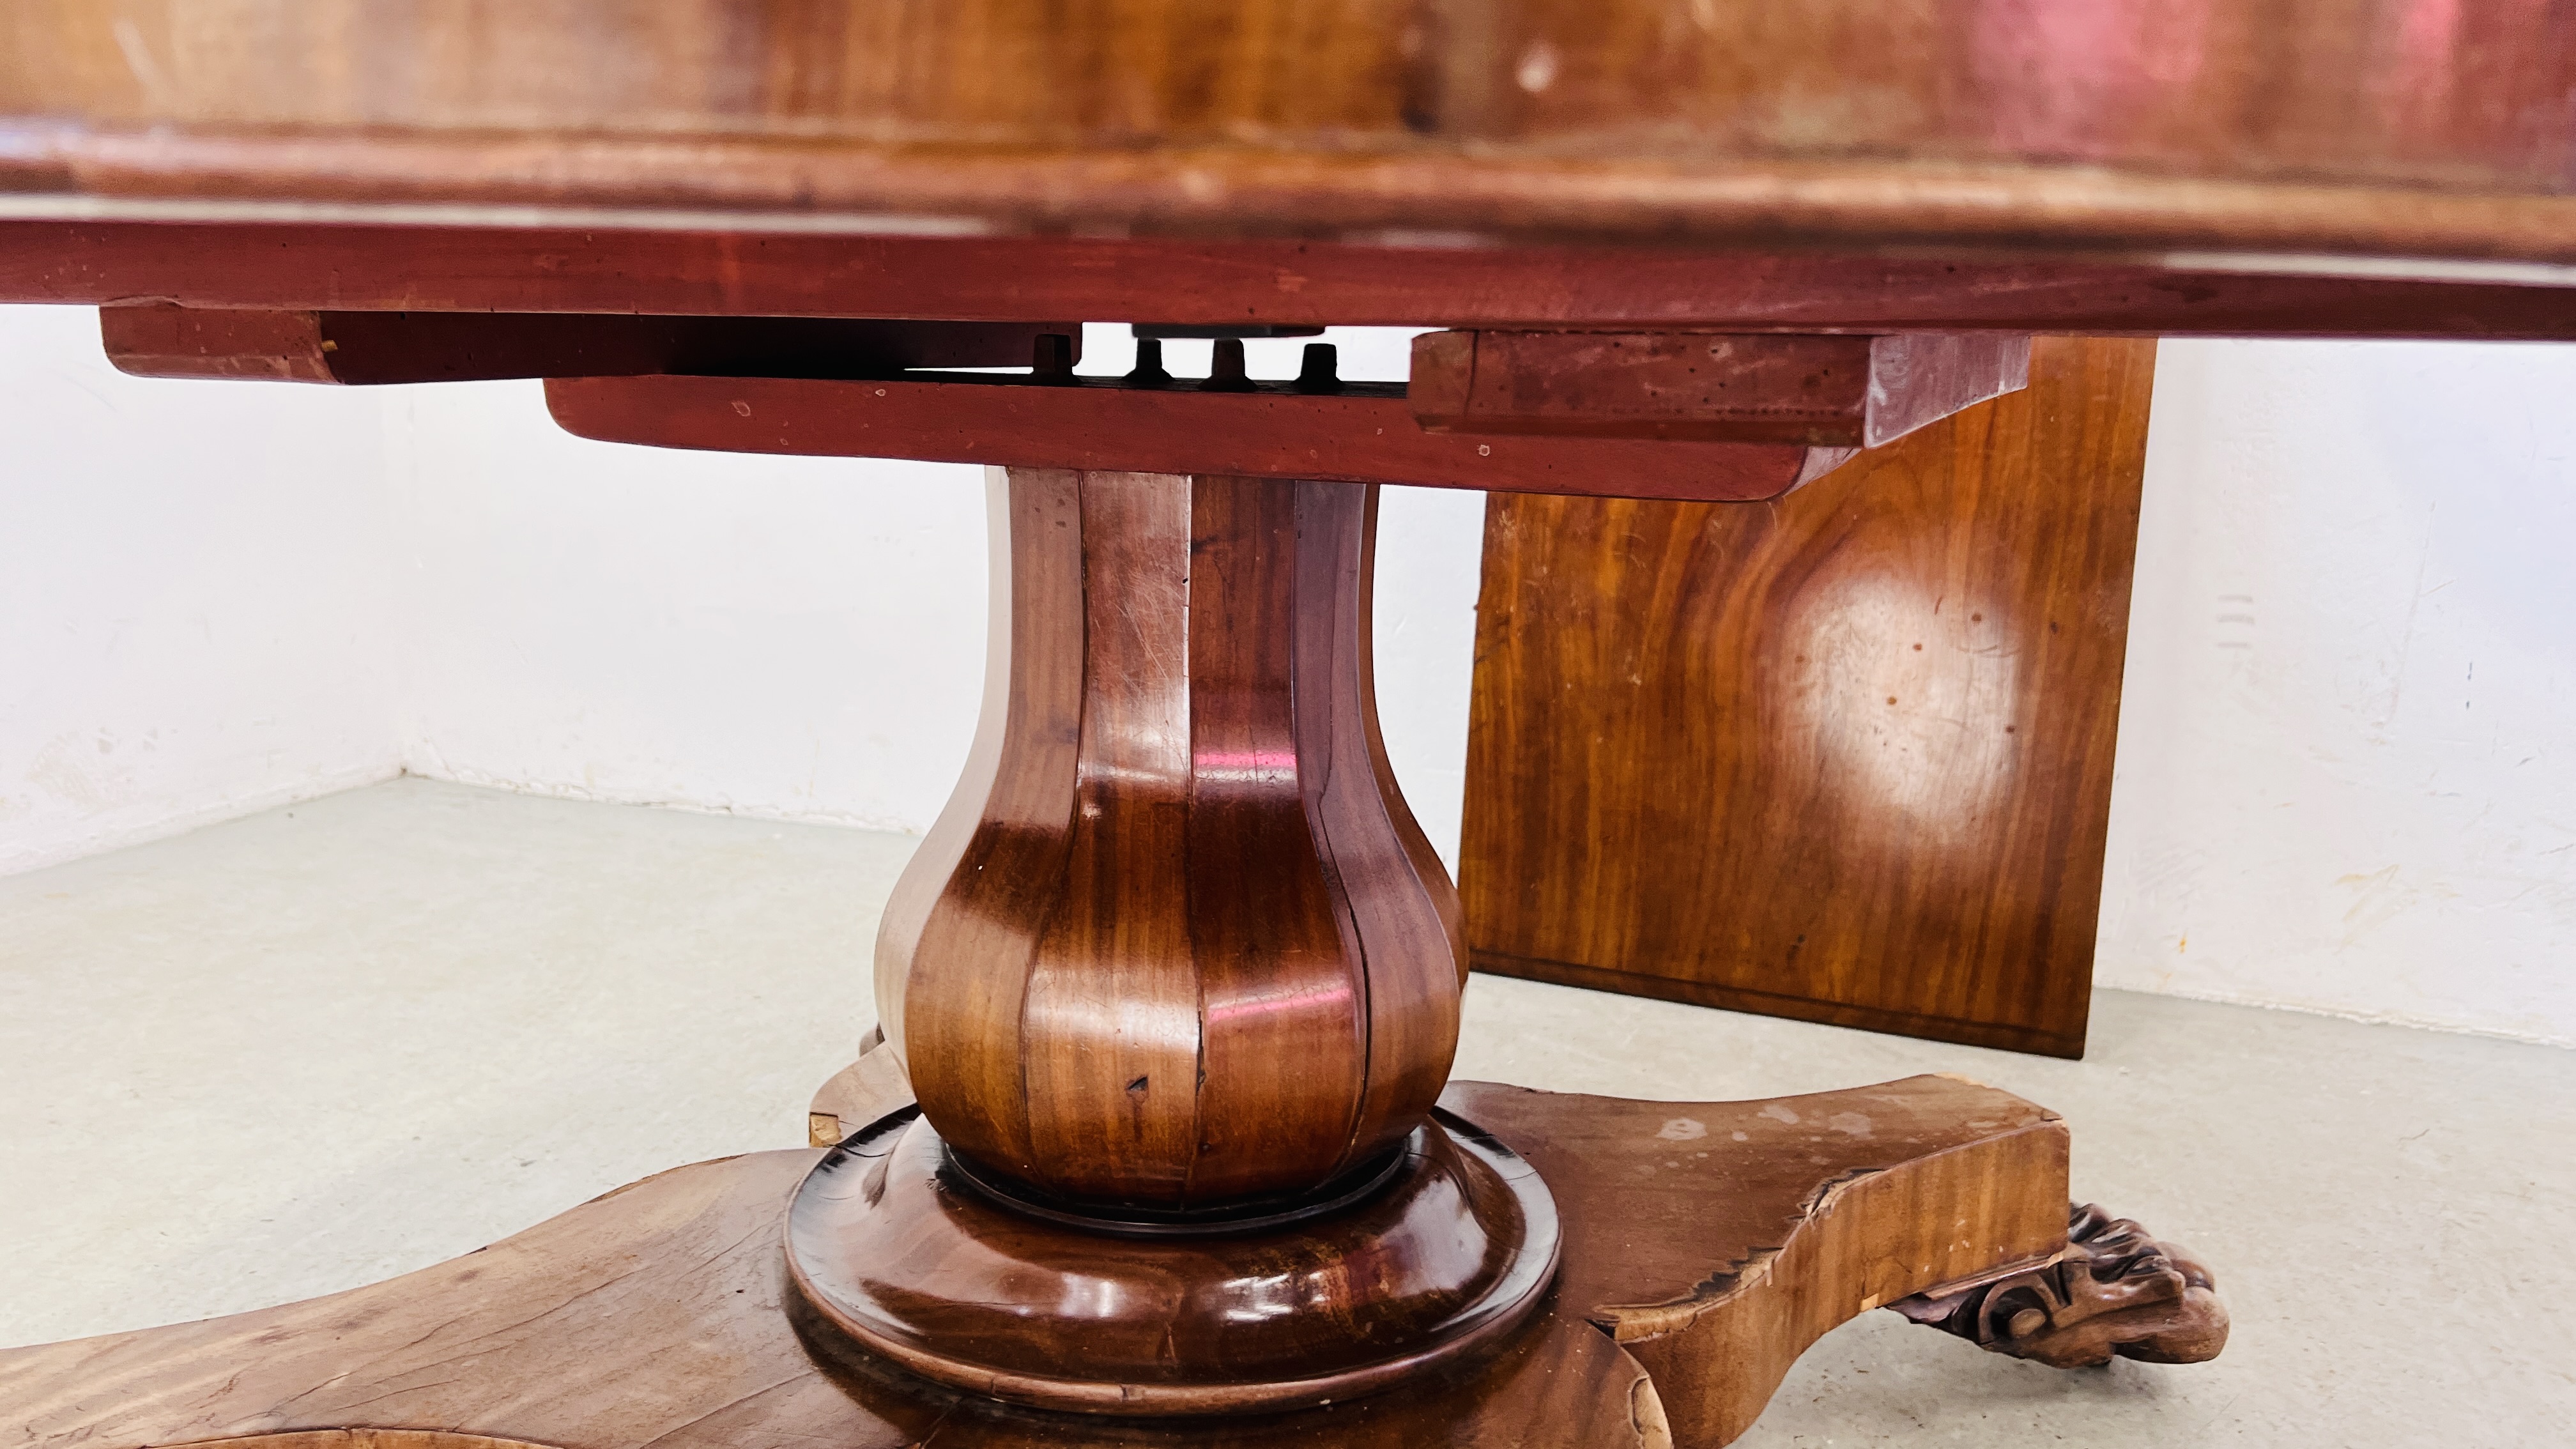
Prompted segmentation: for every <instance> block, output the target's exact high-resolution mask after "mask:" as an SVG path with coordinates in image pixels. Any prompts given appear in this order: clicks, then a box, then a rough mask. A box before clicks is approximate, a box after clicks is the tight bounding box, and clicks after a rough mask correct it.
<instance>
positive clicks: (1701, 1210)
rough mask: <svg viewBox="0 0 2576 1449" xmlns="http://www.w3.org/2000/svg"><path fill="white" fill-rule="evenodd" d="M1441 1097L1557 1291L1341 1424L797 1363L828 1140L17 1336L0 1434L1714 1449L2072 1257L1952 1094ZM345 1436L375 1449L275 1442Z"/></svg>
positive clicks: (2006, 1151) (562, 1442)
mask: <svg viewBox="0 0 2576 1449" xmlns="http://www.w3.org/2000/svg"><path fill="white" fill-rule="evenodd" d="M1444 1104H1445V1105H1446V1106H1447V1107H1448V1108H1450V1109H1452V1110H1454V1111H1456V1112H1458V1113H1459V1114H1460V1115H1462V1116H1465V1117H1468V1118H1470V1119H1472V1120H1477V1121H1483V1122H1491V1123H1492V1124H1494V1125H1495V1126H1496V1128H1497V1129H1498V1132H1497V1135H1498V1136H1500V1137H1501V1139H1502V1140H1503V1141H1504V1142H1505V1143H1506V1144H1508V1145H1509V1146H1510V1147H1512V1148H1513V1149H1514V1150H1515V1151H1517V1152H1518V1153H1520V1154H1521V1156H1522V1157H1524V1158H1525V1159H1527V1160H1528V1161H1529V1162H1530V1163H1531V1164H1532V1165H1534V1166H1536V1167H1537V1168H1538V1169H1539V1171H1540V1173H1541V1175H1542V1176H1543V1177H1544V1178H1545V1179H1546V1180H1547V1181H1549V1182H1551V1183H1556V1184H1563V1185H1564V1186H1563V1187H1562V1188H1561V1189H1560V1191H1559V1203H1560V1211H1561V1213H1562V1220H1563V1224H1564V1233H1565V1237H1564V1244H1565V1247H1564V1269H1563V1272H1562V1273H1561V1275H1560V1278H1559V1283H1558V1287H1557V1289H1556V1291H1555V1292H1554V1293H1553V1294H1552V1295H1551V1296H1550V1298H1549V1299H1548V1301H1547V1303H1546V1305H1545V1306H1544V1307H1543V1308H1542V1309H1541V1310H1540V1312H1539V1314H1538V1315H1537V1316H1536V1317H1535V1318H1533V1319H1532V1320H1531V1322H1530V1323H1529V1324H1528V1325H1527V1326H1526V1327H1525V1328H1524V1329H1522V1330H1521V1331H1520V1332H1519V1333H1517V1334H1516V1335H1514V1336H1513V1337H1512V1338H1511V1339H1510V1340H1509V1341H1507V1342H1506V1343H1504V1344H1502V1345H1500V1346H1499V1347H1498V1348H1497V1349H1496V1350H1495V1351H1494V1353H1493V1355H1492V1356H1491V1357H1490V1358H1487V1359H1485V1360H1482V1361H1481V1364H1482V1366H1481V1368H1480V1369H1479V1370H1478V1371H1476V1372H1473V1373H1465V1374H1434V1375H1431V1376H1429V1377H1426V1378H1424V1379H1422V1380H1419V1381H1417V1382H1415V1383H1413V1384H1411V1385H1409V1386H1407V1387H1404V1388H1399V1389H1396V1390H1392V1391H1389V1392H1386V1393H1381V1394H1374V1395H1370V1396H1368V1397H1365V1398H1362V1399H1358V1400H1355V1401H1351V1402H1347V1403H1336V1404H1334V1405H1332V1406H1330V1407H1329V1408H1324V1409H1318V1410H1312V1411H1308V1412H1304V1413H1298V1414H1289V1415H1280V1416H1264V1417H1253V1418H1243V1419H1227V1420H1199V1421H1192V1422H1189V1423H1186V1424H1178V1425H1155V1424H1153V1423H1150V1422H1144V1421H1137V1420H1108V1419H1100V1418H1095V1417H1090V1416H1065V1415H1051V1414H1041V1413H1037V1412H1034V1411H1029V1410H1022V1409H1013V1408H1010V1407H1008V1406H1005V1405H1000V1404H994V1403H989V1402H983V1401H978V1400H975V1399H972V1398H966V1397H960V1396H958V1395H956V1394H953V1393H951V1392H949V1391H947V1390H944V1389H940V1388H938V1387H937V1386H935V1385H932V1384H929V1383H927V1382H925V1381H923V1380H920V1379H917V1378H914V1377H911V1376H909V1375H907V1374H904V1373H902V1372H900V1371H898V1370H892V1369H889V1368H886V1367H884V1366H882V1365H876V1366H869V1365H864V1364H858V1365H854V1364H852V1363H849V1362H847V1361H845V1360H843V1359H842V1358H840V1357H838V1356H836V1355H835V1354H834V1353H833V1352H832V1351H831V1350H830V1349H829V1348H828V1346H825V1347H820V1348H817V1347H809V1345H808V1342H807V1341H806V1340H804V1339H800V1337H799V1335H798V1331H797V1329H796V1328H795V1326H794V1325H793V1324H792V1323H791V1321H790V1315H789V1313H788V1311H787V1308H788V1302H789V1300H788V1299H787V1298H786V1297H785V1296H783V1295H784V1294H785V1293H786V1292H787V1291H788V1290H787V1288H786V1285H785V1283H784V1282H783V1281H782V1278H783V1275H782V1274H781V1272H780V1266H779V1264H780V1255H781V1253H782V1252H783V1243H782V1236H783V1230H784V1226H785V1220H786V1213H785V1207H786V1204H787V1202H788V1199H789V1198H790V1196H791V1195H792V1194H793V1192H794V1190H795V1187H796V1184H797V1183H798V1182H799V1181H800V1180H801V1179H802V1178H804V1176H805V1175H806V1174H807V1172H808V1171H809V1170H810V1169H811V1168H812V1166H813V1165H814V1164H815V1163H816V1162H817V1161H818V1160H819V1159H820V1157H821V1156H822V1154H821V1153H819V1152H815V1151H795V1152H766V1153H755V1154H752V1155H750V1156H745V1157H735V1158H728V1159H725V1160H722V1161H718V1162H709V1163H701V1164H698V1165H696V1166H692V1167H684V1168H679V1169H675V1170H673V1171H671V1172H666V1173H663V1174H661V1175H659V1176H656V1177H651V1178H647V1179H645V1180H644V1181H642V1182H639V1183H636V1184H634V1185H632V1186H629V1187H626V1188H623V1189H620V1190H619V1191H617V1192H614V1193H610V1194H608V1195H607V1196H605V1197H602V1198H599V1199H597V1200H595V1201H593V1202H590V1203H587V1204H585V1205H583V1206H581V1207H578V1208H575V1209H573V1210H572V1211H570V1212H568V1213H565V1214H564V1215H562V1216H560V1217H557V1218H555V1219H553V1220H551V1221H549V1222H546V1223H544V1224H541V1225H539V1226H537V1227H535V1228H531V1229H529V1230H528V1231H527V1232H524V1233H521V1234H518V1235H517V1236H515V1237H512V1238H509V1239H506V1240H504V1241H502V1242H500V1243H496V1244H494V1245H493V1246H491V1247H489V1248H486V1249H484V1250H482V1251H480V1252H477V1253H473V1254H469V1255H467V1256H465V1257H462V1258H458V1259H456V1260H454V1261H452V1262H449V1263H445V1264H441V1265H439V1266H437V1267H433V1268H429V1269H425V1270H423V1271H421V1272H418V1273H413V1274H409V1275H407V1276H404V1277H401V1278H396V1279H393V1280H391V1281H389V1282H386V1283H381V1284H376V1285H373V1286H371V1287H366V1288H360V1289H356V1290H353V1291H351V1292H347V1293H341V1294H336V1295H333V1296H331V1297H327V1298H319V1299H314V1300H312V1301H310V1302H306V1303H295V1304H288V1305H286V1306H284V1307H280V1308H272V1309H265V1310H262V1311H259V1312H255V1313H246V1314H238V1315H235V1316H232V1317H229V1318H218V1319H212V1320H208V1321H206V1322H203V1323H192V1324H181V1325H176V1326H173V1327H168V1328H157V1329H147V1330H143V1331H140V1332H134V1333H122V1334H112V1335H108V1336H105V1337H101V1338H90V1339H79V1340H74V1341H72V1342H68V1343H59V1344H48V1345H44V1346H42V1347H36V1348H22V1349H12V1350H6V1351H0V1429H5V1432H6V1433H7V1434H8V1435H9V1437H10V1439H11V1441H12V1442H14V1443H18V1444H23V1445H26V1446H29V1449H73V1446H79V1449H144V1446H173V1445H181V1444H189V1443H192V1442H202V1441H206V1440H214V1439H235V1441H236V1444H235V1449H503V1446H496V1445H494V1444H491V1443H489V1442H476V1441H478V1440H484V1441H488V1440H505V1441H514V1442H517V1443H528V1444H537V1445H548V1446H554V1449H643V1446H646V1445H653V1446H657V1449H739V1446H742V1445H745V1444H789V1443H828V1444H832V1445H836V1446H840V1449H897V1446H915V1445H920V1444H923V1443H926V1442H927V1443H935V1444H938V1445H940V1446H944V1449H1002V1446H1010V1449H1034V1446H1037V1445H1042V1444H1043V1445H1055V1446H1083V1445H1103V1446H1107V1445H1124V1446H1152V1449H1323V1446H1328V1445H1329V1446H1333V1449H1423V1446H1428V1445H1465V1446H1480V1449H1505V1446H1511V1449H1666V1446H1679V1449H1704V1446H1714V1445H1719V1444H1723V1443H1725V1442H1726V1441H1727V1440H1728V1439H1731V1438H1733V1437H1734V1436H1735V1435H1736V1434H1738V1433H1740V1432H1741V1431H1742V1429H1743V1427H1744V1426H1745V1425H1747V1424H1750V1423H1751V1422H1752V1420H1753V1418H1754V1417H1755V1415H1756V1414H1758V1413H1759V1412H1760V1408H1761V1405H1762V1402H1763V1400H1765V1399H1766V1398H1768V1397H1769V1395H1770V1393H1771V1391H1772V1389H1773V1388H1774V1387H1775V1386H1776V1385H1777V1383H1778V1381H1779V1376H1780V1373H1781V1372H1782V1371H1783V1370H1785V1368H1786V1367H1787V1365H1788V1363H1789V1362H1790V1361H1791V1360H1792V1359H1794V1358H1795V1357H1796V1356H1797V1354H1798V1352H1799V1351H1800V1350H1801V1349H1803V1348H1804V1347H1805V1346H1806V1344H1807V1343H1808V1342H1811V1341H1812V1340H1813V1338H1814V1337H1815V1336H1816V1335H1817V1334H1819V1333H1821V1332H1823V1331H1824V1330H1825V1329H1826V1328H1829V1327H1831V1326H1832V1325H1833V1324H1836V1323H1839V1322H1842V1321H1843V1320H1845V1319H1848V1318H1850V1317H1852V1316H1854V1315H1855V1314H1858V1313H1861V1312H1865V1311H1867V1310H1868V1309H1869V1308H1871V1307H1875V1306H1879V1305H1881V1304H1886V1303H1893V1302H1895V1301H1897V1300H1899V1299H1902V1298H1904V1297H1906V1296H1907V1295H1909V1294H1914V1293H1918V1292H1920V1291H1922V1290H1924V1289H1926V1288H1938V1287H1941V1286H1943V1285H1944V1284H1945V1283H1948V1282H1951V1281H1956V1280H1962V1279H1972V1278H1980V1277H1986V1276H1991V1275H1993V1274H1996V1273H1998V1272H2000V1271H2004V1270H2010V1269H2015V1268H2024V1267H2028V1266H2031V1265H2034V1264H2037V1263H2040V1262H2043V1261H2045V1260H2047V1259H2048V1258H2050V1257H2051V1256H2052V1255H2054V1254H2055V1253H2056V1252H2057V1251H2058V1250H2059V1248H2060V1247H2062V1245H2063V1241H2064V1237H2063V1235H2064V1231H2065V1227H2066V1195H2065V1163H2066V1157H2065V1154H2066V1135H2065V1129H2064V1126H2063V1124H2061V1123H2060V1122H2058V1121H2057V1119H2055V1118H2054V1117H2052V1116H2050V1115H2049V1114H2048V1113H2046V1112H2043V1111H2041V1110H2039V1109H2037V1108H2035V1107H2033V1106H2031V1105H2030V1104H2029V1103H2027V1102H2023V1101H2021V1100H2019V1099H2017V1098H2014V1097H2011V1096H2008V1095H2006V1094H2004V1093H2001V1092H1997V1091H1994V1090H1992V1089H1990V1088H1985V1087H1979V1086H1976V1085H1973V1084H1971V1083H1966V1082H1962V1081H1958V1080H1956V1079H1952V1078H1944V1077H1914V1078H1909V1079H1907V1080H1904V1081H1900V1082H1890V1083H1887V1084H1884V1085H1881V1086H1877V1087H1866V1088H1860V1089H1857V1090H1853V1091H1847V1092H1828V1093H1819V1094H1815V1095H1811V1096H1801V1097H1784V1098H1779V1099H1776V1100H1772V1101H1767V1102H1713V1103H1712V1102H1622V1101H1617V1100H1614V1099H1608V1098H1599V1097H1577V1096H1561V1095H1555V1094H1550V1093H1543V1092H1531V1091H1527V1090H1524V1089H1521V1088H1516V1087H1502V1086H1491V1085H1485V1084H1478V1083H1459V1084H1456V1085H1454V1086H1452V1087H1451V1088H1450V1090H1449V1092H1448V1094H1447V1096H1446V1097H1445V1098H1444ZM1959 1351H1961V1352H1967V1351H1969V1350H1967V1349H1966V1348H1965V1347H1964V1346H1963V1347H1962V1348H1961V1349H1960V1350H1959ZM340 1429H356V1430H360V1431H362V1432H359V1433H355V1434H352V1435H350V1436H349V1437H348V1438H346V1439H343V1440H338V1441H336V1442H335V1441H333V1440H326V1439H318V1438H317V1439H302V1438H297V1437H289V1436H301V1435H304V1434H320V1433H323V1432H326V1431H333V1430H340ZM404 1431H413V1433H416V1435H417V1437H413V1433H406V1432H404ZM397 1435H400V1437H397ZM237 1436H261V1437H260V1438H257V1439H253V1440H251V1441H249V1442H248V1443H243V1442H241V1441H240V1439H239V1438H238V1437H237Z"/></svg>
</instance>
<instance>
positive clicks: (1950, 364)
mask: <svg viewBox="0 0 2576 1449" xmlns="http://www.w3.org/2000/svg"><path fill="white" fill-rule="evenodd" d="M2029 380H2030V339H2029V338H2027V337H2016V336H2013V335H2012V334H2010V333H2001V332H1963V333H1939V332H1905V333H1896V334H1892V335H1882V336H1876V337H1872V336H1867V335H1862V334H1857V333H1808V334H1802V335H1795V336H1779V335H1775V334H1764V333H1725V332H1485V331H1474V332H1425V333H1423V334H1422V335H1420V336H1418V337H1416V338H1414V339H1413V376H1412V381H1411V384H1410V386H1408V387H1407V389H1406V390H1405V400H1406V401H1407V402H1409V403H1411V404H1412V405H1413V415H1414V416H1415V417H1416V418H1418V419H1420V420H1421V423H1422V426H1423V428H1424V429H1425V430H1426V431H1429V432H1436V433H1446V432H1457V433H1489V434H1501V435H1513V436H1523V437H1552V438H1659V439H1665V440H1682V439H1690V440H1696V441H1700V442H1723V443H1804V444H1806V445H1807V446H1809V447H1822V448H1862V447H1868V448H1875V447H1877V446H1878V445H1879V444H1881V443H1889V442H1894V441H1895V440H1896V439H1898V438H1900V437H1903V436H1904V435H1905V434H1907V433H1910V432H1912V431H1914V430H1915V429H1916V428H1919V427H1922V426H1924V425H1925V424H1927V423H1931V422H1935V421H1937V420H1939V419H1941V418H1945V417H1948V416H1949V415H1950V414H1952V413H1955V412H1957V411H1958V410H1959V409H1961V408H1964V407H1967V406H1968V405H1970V404H1971V403H1979V402H1983V401H1985V400H1986V399H1987V398H1990V397H1993V396H1995V395H1996V394H1997V393H2004V392H2010V391H2012V390H2013V389H2014V388H2017V387H2021V386H2023V385H2025V384H2026V383H2028V382H2029Z"/></svg>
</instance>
